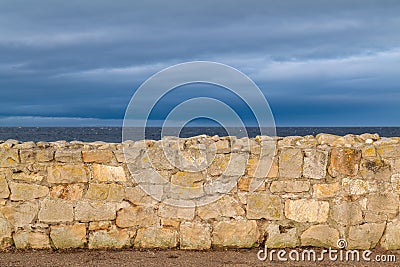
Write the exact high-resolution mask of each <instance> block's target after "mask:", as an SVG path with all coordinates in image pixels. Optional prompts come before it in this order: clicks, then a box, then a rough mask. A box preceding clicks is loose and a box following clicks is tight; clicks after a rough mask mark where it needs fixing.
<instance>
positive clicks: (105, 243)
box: [89, 227, 131, 249]
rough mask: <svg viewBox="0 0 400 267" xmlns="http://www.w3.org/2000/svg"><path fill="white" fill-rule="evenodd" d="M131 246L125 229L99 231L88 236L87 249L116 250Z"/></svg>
mask: <svg viewBox="0 0 400 267" xmlns="http://www.w3.org/2000/svg"><path fill="white" fill-rule="evenodd" d="M130 246H131V238H130V236H129V232H128V230H126V229H122V230H119V229H117V228H115V227H114V228H112V229H110V230H100V231H96V232H91V233H90V234H89V249H107V248H109V249H118V248H124V247H130Z"/></svg>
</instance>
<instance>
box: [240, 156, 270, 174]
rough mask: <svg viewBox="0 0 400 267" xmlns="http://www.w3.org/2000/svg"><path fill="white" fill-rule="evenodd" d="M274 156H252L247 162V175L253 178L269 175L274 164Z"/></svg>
mask: <svg viewBox="0 0 400 267" xmlns="http://www.w3.org/2000/svg"><path fill="white" fill-rule="evenodd" d="M272 161H273V159H272V157H271V158H270V157H262V158H261V159H260V158H250V159H249V160H248V162H247V167H246V172H247V176H248V177H251V178H265V177H267V175H268V173H269V171H270V168H271V166H272Z"/></svg>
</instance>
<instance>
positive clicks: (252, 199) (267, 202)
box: [247, 193, 283, 220]
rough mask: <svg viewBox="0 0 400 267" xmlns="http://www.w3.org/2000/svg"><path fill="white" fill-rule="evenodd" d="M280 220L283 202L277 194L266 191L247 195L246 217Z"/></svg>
mask: <svg viewBox="0 0 400 267" xmlns="http://www.w3.org/2000/svg"><path fill="white" fill-rule="evenodd" d="M262 218H265V219H267V220H280V219H282V218H283V204H282V202H281V199H280V197H279V196H273V195H267V194H266V193H250V194H248V195H247V219H262Z"/></svg>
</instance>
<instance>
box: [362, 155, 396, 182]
mask: <svg viewBox="0 0 400 267" xmlns="http://www.w3.org/2000/svg"><path fill="white" fill-rule="evenodd" d="M360 174H361V176H362V177H363V178H364V179H374V180H382V181H390V177H391V175H392V170H391V167H390V164H389V163H387V162H385V161H383V160H380V159H366V160H362V163H361V167H360Z"/></svg>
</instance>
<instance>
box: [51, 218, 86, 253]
mask: <svg viewBox="0 0 400 267" xmlns="http://www.w3.org/2000/svg"><path fill="white" fill-rule="evenodd" d="M50 237H51V240H52V241H53V244H54V246H55V247H56V248H58V249H67V248H83V247H84V246H85V244H86V243H87V240H86V225H85V224H84V223H76V224H73V225H56V226H51V228H50Z"/></svg>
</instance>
